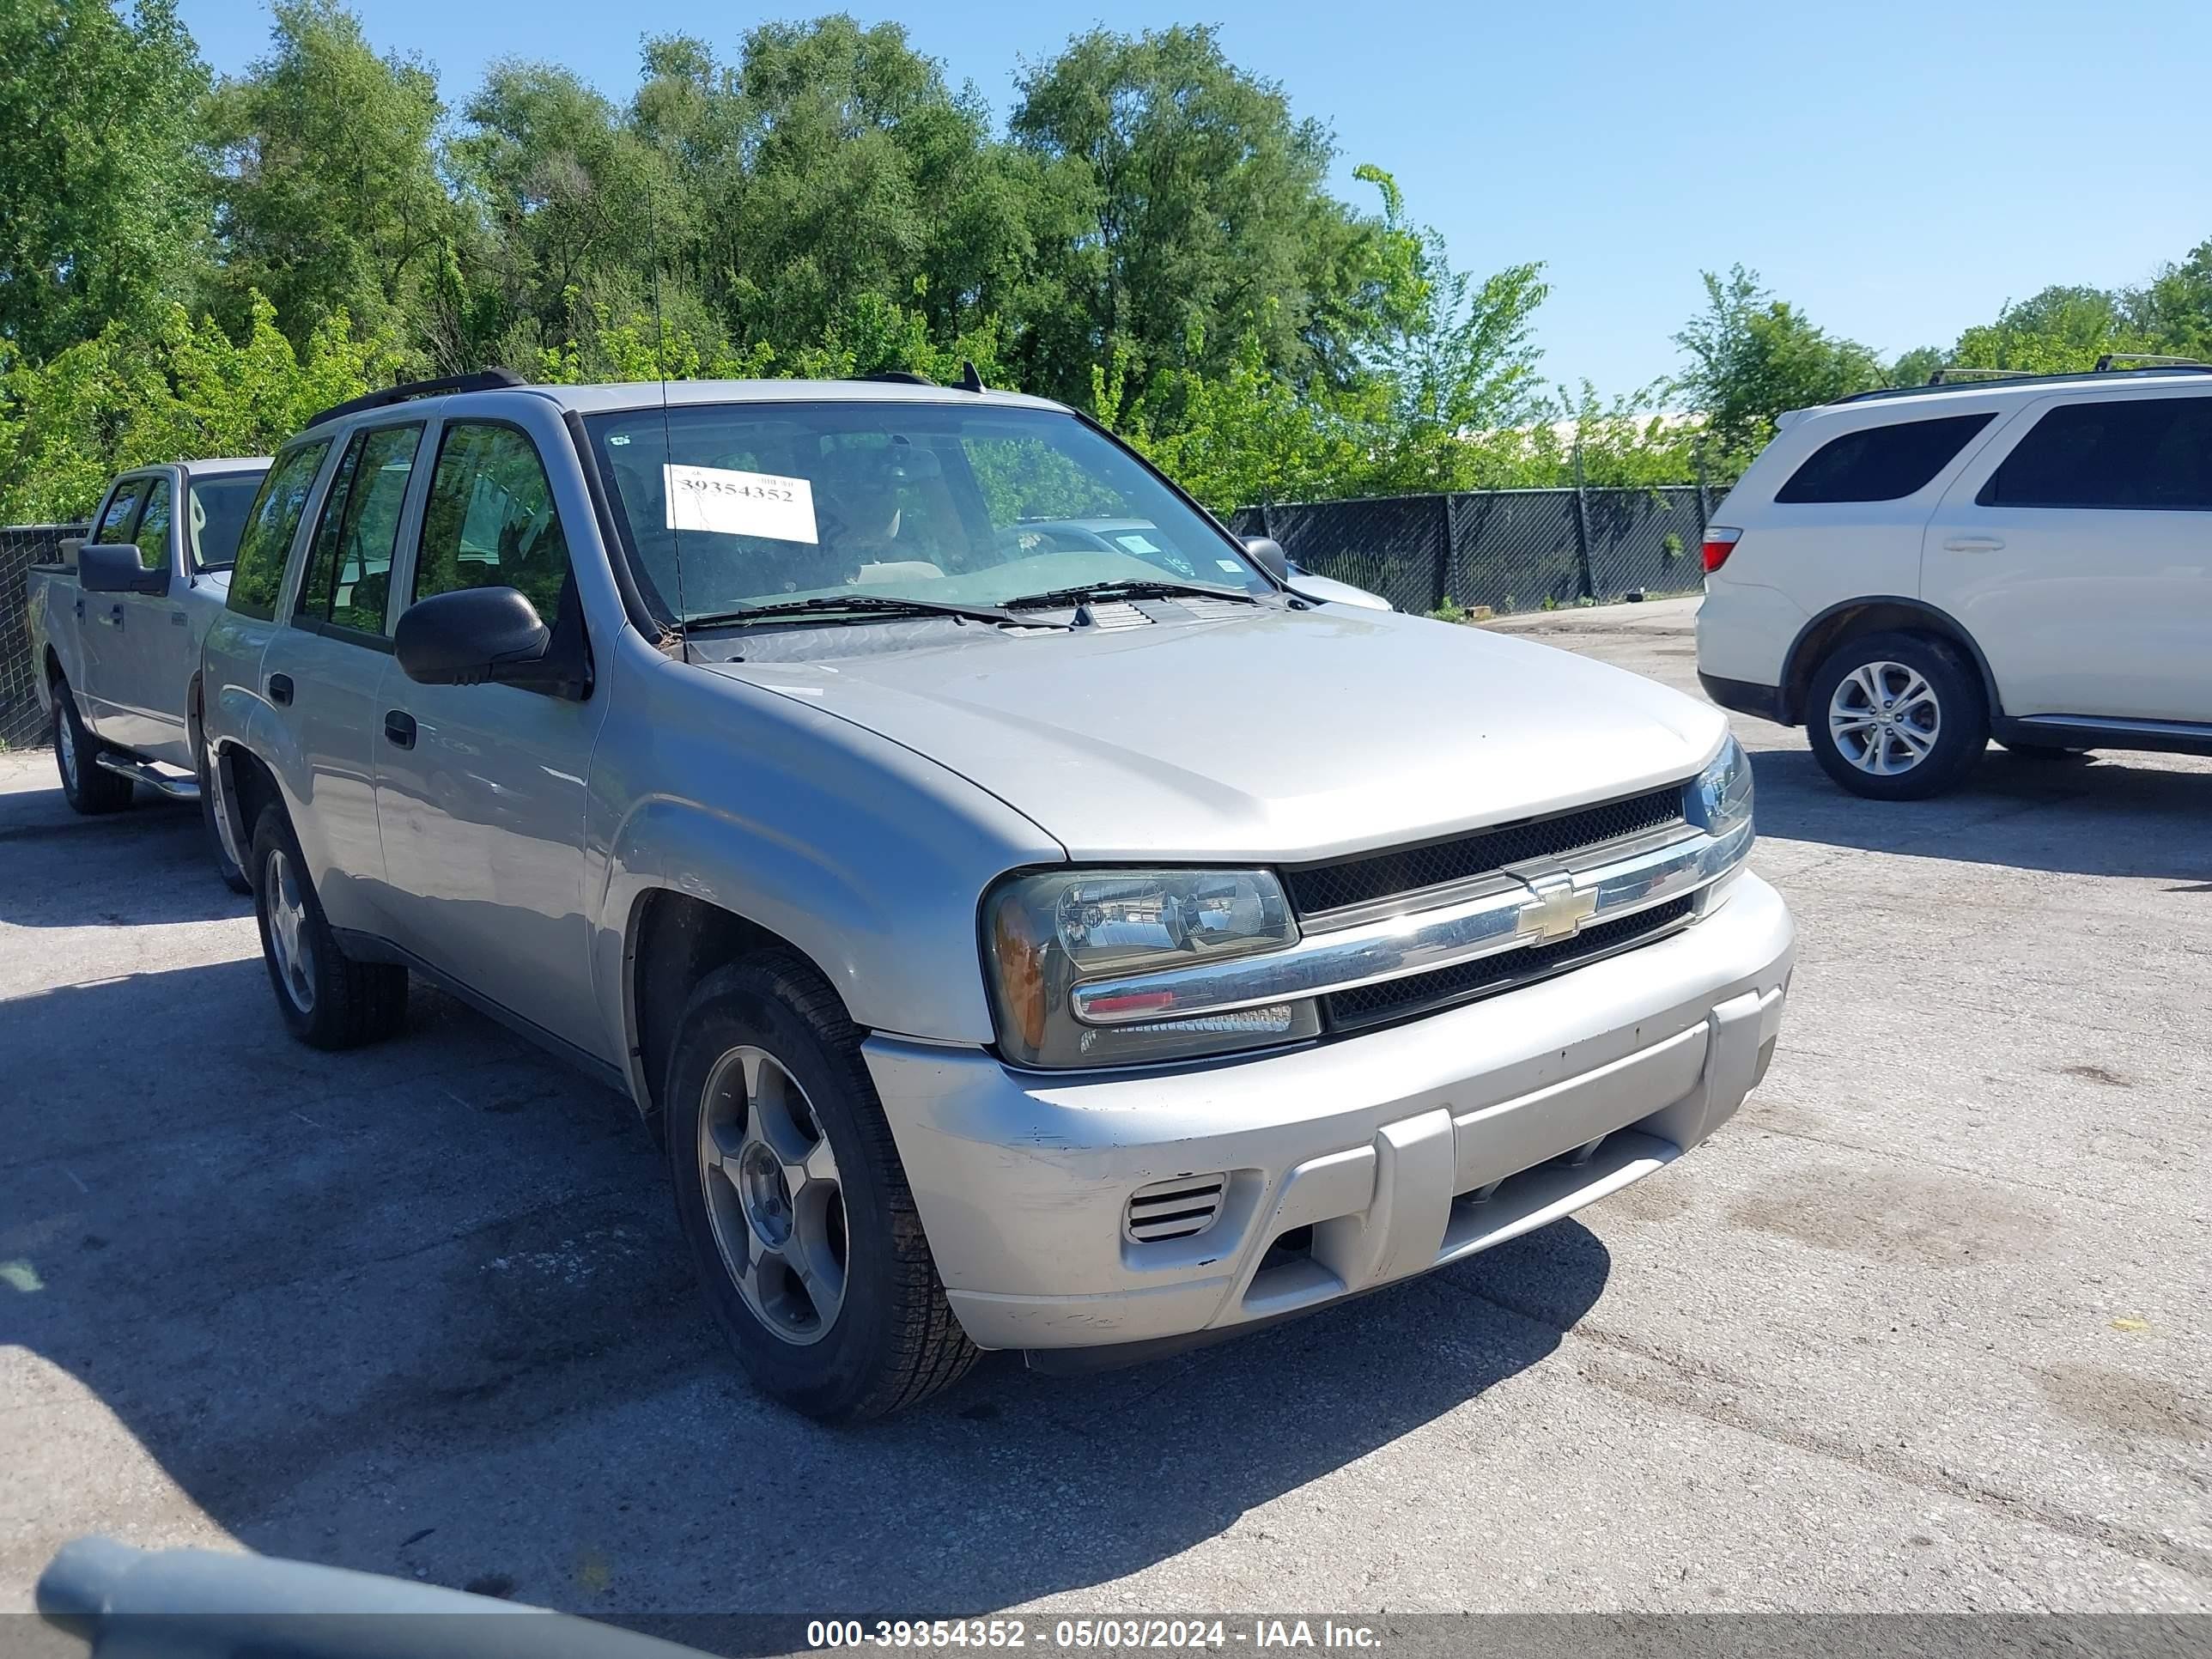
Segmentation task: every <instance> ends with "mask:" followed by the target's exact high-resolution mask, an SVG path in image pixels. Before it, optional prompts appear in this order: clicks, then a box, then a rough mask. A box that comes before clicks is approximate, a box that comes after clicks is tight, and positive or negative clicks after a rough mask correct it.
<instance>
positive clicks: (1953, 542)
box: [1943, 536, 2004, 553]
mask: <svg viewBox="0 0 2212 1659" xmlns="http://www.w3.org/2000/svg"><path fill="white" fill-rule="evenodd" d="M2003 545H2004V538H2003V537H2002V536H1954V537H1952V538H1951V539H1950V540H1949V541H1948V542H1945V543H1944V544H1943V549H1944V550H1945V551H1946V552H1948V553H1994V552H1996V550H1998V549H1999V548H2001V547H2002V546H2003Z"/></svg>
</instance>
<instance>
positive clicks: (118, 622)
mask: <svg viewBox="0 0 2212 1659" xmlns="http://www.w3.org/2000/svg"><path fill="white" fill-rule="evenodd" d="M107 621H108V625H109V626H110V627H112V628H120V627H122V626H123V607H122V606H121V605H109V606H108V607H107Z"/></svg>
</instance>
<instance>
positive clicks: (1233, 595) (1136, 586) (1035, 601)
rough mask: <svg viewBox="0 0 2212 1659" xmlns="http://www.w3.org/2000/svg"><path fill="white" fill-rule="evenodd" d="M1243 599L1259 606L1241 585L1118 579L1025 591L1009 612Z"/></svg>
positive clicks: (1010, 603)
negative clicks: (1102, 602)
mask: <svg viewBox="0 0 2212 1659" xmlns="http://www.w3.org/2000/svg"><path fill="white" fill-rule="evenodd" d="M1085 599H1241V600H1243V602H1244V603H1245V604H1246V605H1257V604H1259V603H1260V601H1259V598H1258V596H1257V595H1255V594H1251V593H1247V592H1244V591H1243V590H1242V589H1241V588H1235V587H1208V586H1206V585H1205V584H1204V583H1202V582H1163V581H1115V582H1085V583H1082V584H1081V585H1079V586H1075V587H1054V588H1050V589H1048V590H1047V591H1046V592H1042V593H1024V594H1023V595H1022V596H1021V597H1020V598H1019V599H1008V600H1007V601H1006V608H1007V609H1008V610H1009V611H1012V610H1016V609H1020V610H1024V611H1029V610H1040V611H1041V610H1046V609H1048V608H1049V607H1051V606H1053V605H1081V604H1082V603H1083V602H1084V601H1085Z"/></svg>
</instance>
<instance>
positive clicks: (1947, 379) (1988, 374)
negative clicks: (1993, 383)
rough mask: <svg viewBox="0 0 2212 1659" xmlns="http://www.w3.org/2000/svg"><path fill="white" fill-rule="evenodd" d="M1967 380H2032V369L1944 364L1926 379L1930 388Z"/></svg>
mask: <svg viewBox="0 0 2212 1659" xmlns="http://www.w3.org/2000/svg"><path fill="white" fill-rule="evenodd" d="M1969 378H1972V379H1974V380H2033V379H2034V378H2035V371H2034V370H2033V369H2032V368H1969V367H1967V365H1966V364H1964V363H1946V364H1944V365H1943V367H1942V368H1939V369H1937V370H1936V372H1935V373H1934V374H1930V375H1929V377H1928V384H1929V385H1930V386H1956V385H1958V384H1959V383H1960V381H1961V380H1967V379H1969Z"/></svg>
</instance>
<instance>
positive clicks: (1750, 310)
mask: <svg viewBox="0 0 2212 1659" xmlns="http://www.w3.org/2000/svg"><path fill="white" fill-rule="evenodd" d="M1674 343H1676V344H1677V345H1679V346H1680V347H1681V348H1682V349H1683V350H1684V351H1685V352H1686V353H1687V354H1688V356H1689V358H1690V370H1689V373H1688V374H1685V375H1684V376H1683V377H1682V380H1681V381H1680V387H1681V390H1682V391H1683V392H1686V394H1687V395H1688V397H1689V398H1690V401H1691V404H1692V407H1693V408H1695V409H1697V410H1699V412H1700V413H1702V414H1703V415H1704V416H1705V417H1706V420H1707V422H1708V424H1709V426H1710V428H1711V438H1712V441H1713V444H1714V446H1715V448H1716V450H1717V452H1718V453H1721V454H1723V455H1735V456H1748V455H1749V454H1751V453H1756V452H1757V451H1758V449H1759V447H1761V446H1762V445H1764V444H1765V441H1766V440H1767V439H1768V438H1769V437H1770V436H1771V435H1772V434H1773V431H1774V417H1775V416H1778V415H1780V414H1782V413H1783V412H1784V410H1792V409H1804V408H1807V407H1808V406H1809V405H1811V404H1824V403H1828V402H1831V401H1832V400H1833V399H1835V398H1840V397H1844V396H1845V395H1846V394H1848V393H1850V392H1864V391H1866V390H1868V389H1869V387H1872V386H1880V385H1881V384H1882V380H1883V377H1882V372H1881V364H1880V363H1879V362H1877V361H1876V360H1875V355H1874V353H1873V352H1871V351H1869V349H1867V348H1866V347H1864V346H1863V345H1860V344H1858V343H1857V342H1856V341H1852V340H1844V339H1838V338H1837V337H1834V336H1832V335H1831V334H1829V333H1827V332H1826V331H1825V330H1823V329H1820V328H1819V327H1817V326H1815V325H1814V324H1813V323H1812V322H1811V321H1809V320H1808V319H1807V318H1806V317H1805V315H1804V313H1802V312H1799V311H1797V310H1796V309H1795V308H1794V307H1791V306H1790V303H1789V302H1788V301H1784V300H1778V299H1776V298H1775V297H1774V296H1773V295H1771V293H1769V292H1768V291H1767V290H1766V289H1763V288H1761V287H1760V286H1759V276H1758V273H1757V272H1755V271H1751V270H1745V269H1744V268H1743V267H1742V266H1741V265H1735V266H1732V267H1731V268H1730V269H1729V274H1728V275H1727V276H1725V277H1723V276H1717V275H1716V274H1715V273H1713V272H1712V271H1710V270H1709V271H1706V272H1705V311H1704V312H1703V313H1700V314H1699V315H1698V316H1696V317H1693V318H1692V319H1690V321H1689V323H1688V324H1687V325H1686V326H1685V327H1684V328H1683V330H1682V331H1681V332H1680V334H1677V335H1676V336H1675V337H1674Z"/></svg>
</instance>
